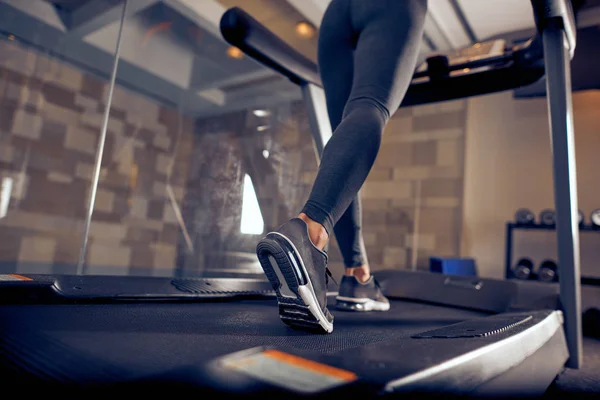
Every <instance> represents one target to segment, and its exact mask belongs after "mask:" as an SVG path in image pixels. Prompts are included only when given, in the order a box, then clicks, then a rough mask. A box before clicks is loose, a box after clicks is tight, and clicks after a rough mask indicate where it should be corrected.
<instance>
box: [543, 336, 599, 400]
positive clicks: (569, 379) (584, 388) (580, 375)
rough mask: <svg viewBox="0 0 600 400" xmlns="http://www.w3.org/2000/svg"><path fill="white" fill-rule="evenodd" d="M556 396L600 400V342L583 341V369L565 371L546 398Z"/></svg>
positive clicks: (594, 340)
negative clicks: (574, 396)
mask: <svg viewBox="0 0 600 400" xmlns="http://www.w3.org/2000/svg"><path fill="white" fill-rule="evenodd" d="M555 395H564V396H565V395H568V396H569V398H572V397H573V395H576V396H579V395H581V396H585V397H588V396H589V397H590V398H592V397H593V398H600V340H598V339H593V338H584V339H583V367H582V368H581V369H578V370H574V369H567V370H565V372H563V373H562V374H561V375H560V376H559V377H558V379H557V380H556V381H555V382H554V384H553V385H552V386H551V387H550V388H549V389H548V391H547V392H546V394H545V395H544V398H550V397H552V398H555Z"/></svg>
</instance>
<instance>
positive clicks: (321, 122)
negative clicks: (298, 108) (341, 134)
mask: <svg viewBox="0 0 600 400" xmlns="http://www.w3.org/2000/svg"><path fill="white" fill-rule="evenodd" d="M302 97H303V98H304V104H305V105H306V109H307V112H308V122H309V124H310V130H311V132H312V135H313V138H314V140H315V145H316V146H317V153H318V155H319V162H320V160H321V154H322V153H323V149H324V148H325V145H326V144H327V142H328V141H329V139H330V138H331V135H332V132H331V122H330V121H329V114H328V113H327V103H326V101H325V92H324V91H323V89H322V88H320V87H318V86H316V85H313V84H312V83H307V84H305V85H303V86H302Z"/></svg>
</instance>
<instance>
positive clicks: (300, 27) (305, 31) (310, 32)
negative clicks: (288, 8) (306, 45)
mask: <svg viewBox="0 0 600 400" xmlns="http://www.w3.org/2000/svg"><path fill="white" fill-rule="evenodd" d="M315 34H316V29H315V27H314V26H312V25H311V24H309V23H308V22H306V21H302V22H298V23H297V24H296V35H298V37H301V38H302V39H312V38H314V37H315Z"/></svg>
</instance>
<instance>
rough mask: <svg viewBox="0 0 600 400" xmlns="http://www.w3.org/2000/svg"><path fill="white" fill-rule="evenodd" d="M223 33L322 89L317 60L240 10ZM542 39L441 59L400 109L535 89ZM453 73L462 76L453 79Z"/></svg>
mask: <svg viewBox="0 0 600 400" xmlns="http://www.w3.org/2000/svg"><path fill="white" fill-rule="evenodd" d="M532 1H535V0H532ZM220 29H221V33H222V35H223V38H224V39H225V40H226V41H227V42H228V43H229V44H231V45H232V46H235V47H237V48H239V49H240V50H242V51H243V52H244V53H245V54H247V55H248V56H249V57H251V58H253V59H255V60H256V61H258V62H260V63H262V64H263V65H266V66H267V67H269V68H271V69H273V70H275V71H277V72H279V73H281V74H282V75H283V76H285V77H287V78H288V79H290V80H291V81H292V82H294V83H296V84H298V85H304V84H307V83H308V84H314V85H317V86H320V87H322V82H321V78H320V75H319V70H318V67H317V65H316V64H315V63H314V62H313V61H312V60H310V59H308V58H306V57H305V56H303V55H302V54H300V53H299V52H298V51H296V50H295V49H294V48H292V47H291V46H289V45H288V44H287V43H285V42H284V41H283V40H281V39H280V38H279V37H278V36H277V35H275V34H274V33H273V32H271V31H270V30H269V29H268V28H266V27H265V26H264V25H262V24H261V23H260V22H259V21H257V20H256V19H254V18H253V17H251V16H250V15H249V14H248V13H246V12H245V11H244V10H242V9H241V8H239V7H233V8H230V9H229V10H227V11H226V12H225V14H223V16H222V18H221V22H220ZM539 39H540V38H539V37H537V36H536V37H534V38H532V39H531V40H529V41H528V42H526V43H524V44H522V45H519V46H516V47H514V48H512V49H510V50H507V51H505V53H504V54H503V55H500V56H498V55H494V56H490V57H485V58H482V59H478V60H475V61H470V62H461V63H460V64H459V63H454V64H452V62H451V61H452V60H447V59H446V61H444V60H441V61H442V62H441V67H439V65H438V68H436V70H433V69H431V68H428V70H427V71H425V72H415V75H414V76H413V82H412V83H411V86H410V87H409V89H408V91H407V93H406V95H405V98H404V100H403V102H402V105H401V107H405V106H413V105H419V104H427V103H433V102H439V101H447V100H453V99H459V98H465V97H471V96H476V95H480V94H487V93H494V92H499V91H505V90H511V89H515V88H518V87H522V86H526V85H529V84H532V83H534V82H536V81H538V80H539V79H540V78H542V77H543V76H544V67H543V50H542V44H541V40H539ZM444 57H445V56H439V57H438V58H444ZM481 67H488V68H481ZM454 71H462V72H461V73H458V74H451V72H454ZM427 78H429V79H427ZM424 79H425V82H424V81H423V80H424Z"/></svg>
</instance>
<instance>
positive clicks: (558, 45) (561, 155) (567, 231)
mask: <svg viewBox="0 0 600 400" xmlns="http://www.w3.org/2000/svg"><path fill="white" fill-rule="evenodd" d="M531 4H532V8H533V12H534V16H535V23H536V27H537V29H538V31H539V35H540V37H541V40H542V42H543V52H542V53H543V54H541V55H538V54H527V52H526V51H522V50H520V51H515V52H513V54H512V55H511V56H512V58H511V59H508V61H507V66H506V67H505V68H501V69H502V70H503V71H499V72H500V73H504V70H506V72H507V75H503V76H502V77H503V78H504V79H509V78H514V79H517V80H518V77H519V74H514V73H513V72H514V71H515V70H518V68H520V65H523V66H525V67H527V68H529V69H530V70H531V71H533V73H532V72H531V71H530V72H529V74H532V76H533V77H536V74H537V72H538V71H539V66H537V65H536V60H534V59H531V58H534V57H539V56H543V62H544V67H543V69H544V72H545V74H546V78H547V79H546V82H547V91H548V96H547V103H548V111H549V125H550V132H551V145H552V166H553V175H554V201H555V209H556V235H557V243H558V268H559V276H560V277H561V279H560V300H561V305H562V309H563V311H564V316H565V324H564V326H565V333H566V338H567V343H568V348H569V353H570V357H569V360H568V362H567V364H566V365H567V366H568V367H570V368H580V367H581V363H582V328H581V296H580V292H581V288H580V255H579V231H578V228H577V227H578V205H577V180H576V169H575V165H576V163H575V147H574V136H573V110H572V98H571V97H572V96H571V80H570V61H571V59H572V58H573V57H574V54H575V46H576V26H575V17H574V13H573V8H572V4H571V2H570V0H531ZM221 32H222V34H223V37H224V38H225V39H226V40H227V41H228V42H229V43H231V44H232V45H234V46H237V47H239V48H240V49H241V50H242V51H244V52H245V53H247V54H248V55H249V56H251V57H252V58H254V59H255V60H257V61H258V62H261V63H262V64H264V65H266V66H268V67H270V68H272V69H274V70H276V71H278V72H280V73H282V74H283V75H284V76H286V77H288V78H289V79H290V80H291V81H292V82H294V83H296V84H298V85H300V87H301V88H302V93H303V97H304V100H305V103H306V104H307V106H308V110H309V111H308V112H309V121H310V126H311V133H312V136H313V139H314V140H315V145H316V148H317V152H318V154H319V157H320V155H321V152H322V150H323V148H324V146H325V145H326V143H327V141H328V140H329V138H330V137H331V127H330V125H329V123H328V121H327V118H326V116H327V107H326V103H325V96H324V93H323V89H322V86H321V85H322V84H321V82H320V79H319V76H318V69H317V67H316V66H315V65H314V64H311V62H310V61H309V60H307V59H306V58H305V57H303V56H302V55H300V54H298V53H297V52H295V51H294V50H293V49H291V48H290V47H289V46H286V45H285V43H283V42H282V41H281V40H280V39H279V38H278V37H276V36H275V35H274V34H273V33H272V32H270V31H269V30H268V29H266V28H265V27H264V26H262V25H261V24H259V23H257V22H255V21H252V18H251V17H249V16H248V15H245V13H244V12H243V10H241V9H239V8H235V7H234V8H232V9H230V10H229V11H228V12H226V13H225V15H224V16H223V18H222V20H221ZM536 39H539V38H533V39H532V40H531V41H530V42H531V43H533V42H535V41H536ZM533 51H534V52H535V50H533ZM528 58H529V59H528ZM490 61H491V62H492V61H493V63H496V62H497V61H498V60H497V57H496V59H494V60H490ZM481 64H482V61H481V60H479V61H478V65H481ZM461 67H468V65H461ZM475 74H477V73H474V74H473V75H475ZM422 75H423V74H420V75H419V77H422ZM481 76H483V75H481ZM539 78H541V76H539ZM468 79H469V75H468V74H467V76H465V77H464V79H463V81H464V82H468ZM521 79H522V78H521ZM489 80H490V79H488V81H489ZM440 81H442V82H444V80H443V79H442V80H439V79H436V83H437V82H440ZM451 81H452V79H451V78H450V79H446V82H451ZM528 83H532V82H527V81H519V82H517V83H514V84H513V85H516V86H519V85H520V86H523V85H526V84H528ZM419 86H421V85H415V87H414V89H415V90H414V91H413V92H414V93H411V90H410V89H409V92H408V93H407V97H411V98H410V99H408V101H405V102H403V104H402V106H406V105H417V104H424V103H429V102H435V101H441V100H450V99H452V98H459V97H471V96H475V95H478V94H482V93H481V91H477V89H473V90H472V93H469V89H465V90H464V91H463V92H461V93H457V94H456V95H455V96H454V97H453V96H452V94H450V95H449V94H448V93H443V94H441V95H440V94H435V93H434V94H431V95H430V97H432V99H427V98H426V96H424V95H423V93H427V92H431V91H432V89H433V88H432V87H429V86H426V87H425V88H424V89H425V90H423V87H419ZM504 86H505V87H501V85H500V86H492V87H490V89H489V90H493V91H501V90H508V89H510V88H514V87H509V86H510V85H509V84H507V83H506V82H505V83H504ZM444 88H450V89H456V85H454V86H450V85H448V84H446V86H444Z"/></svg>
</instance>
